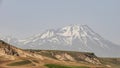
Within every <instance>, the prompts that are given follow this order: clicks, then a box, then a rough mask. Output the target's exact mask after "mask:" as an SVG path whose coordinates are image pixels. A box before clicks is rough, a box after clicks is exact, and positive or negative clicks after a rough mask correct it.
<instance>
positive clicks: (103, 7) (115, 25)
mask: <svg viewBox="0 0 120 68" xmlns="http://www.w3.org/2000/svg"><path fill="white" fill-rule="evenodd" d="M70 24H87V25H88V26H89V27H91V28H92V29H93V30H94V31H95V32H97V33H98V34H100V35H101V36H102V37H104V38H105V39H108V40H110V41H113V42H115V43H117V44H120V0H0V33H1V34H3V35H12V36H13V37H17V38H24V37H28V36H31V35H33V34H37V33H39V32H41V31H43V30H46V29H56V28H60V27H63V26H66V25H70Z"/></svg>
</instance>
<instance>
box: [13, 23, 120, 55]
mask: <svg viewBox="0 0 120 68" xmlns="http://www.w3.org/2000/svg"><path fill="white" fill-rule="evenodd" d="M12 43H13V42H12ZM17 45H18V47H21V48H25V49H45V50H69V51H71V50H72V51H82V52H94V53H95V54H96V55H97V56H104V57H109V56H110V57H120V54H119V53H118V52H120V46H118V45H115V44H113V43H112V42H110V41H108V40H105V39H104V38H102V37H101V36H100V35H98V34H97V33H95V32H94V31H93V30H92V29H90V28H89V27H88V26H87V25H70V26H66V27H63V28H60V29H57V30H53V29H51V30H47V31H45V32H43V33H41V34H37V35H33V36H31V37H29V38H25V39H23V40H18V41H17Z"/></svg>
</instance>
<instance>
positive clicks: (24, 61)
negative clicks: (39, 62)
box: [7, 60, 32, 66]
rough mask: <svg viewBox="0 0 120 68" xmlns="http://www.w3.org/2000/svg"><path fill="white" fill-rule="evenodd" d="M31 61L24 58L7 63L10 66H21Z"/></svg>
mask: <svg viewBox="0 0 120 68" xmlns="http://www.w3.org/2000/svg"><path fill="white" fill-rule="evenodd" d="M30 63H32V62H31V61H29V60H22V61H18V62H14V63H10V64H7V65H8V66H20V65H26V64H30Z"/></svg>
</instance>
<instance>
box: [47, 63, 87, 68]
mask: <svg viewBox="0 0 120 68" xmlns="http://www.w3.org/2000/svg"><path fill="white" fill-rule="evenodd" d="M45 66H47V67H48V68H89V67H86V66H64V65H57V64H46V65H45Z"/></svg>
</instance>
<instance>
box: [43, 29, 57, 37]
mask: <svg viewBox="0 0 120 68" xmlns="http://www.w3.org/2000/svg"><path fill="white" fill-rule="evenodd" d="M54 34H55V33H54V31H52V30H48V31H47V32H45V33H43V34H42V35H41V39H44V38H50V37H52V36H54Z"/></svg>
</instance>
